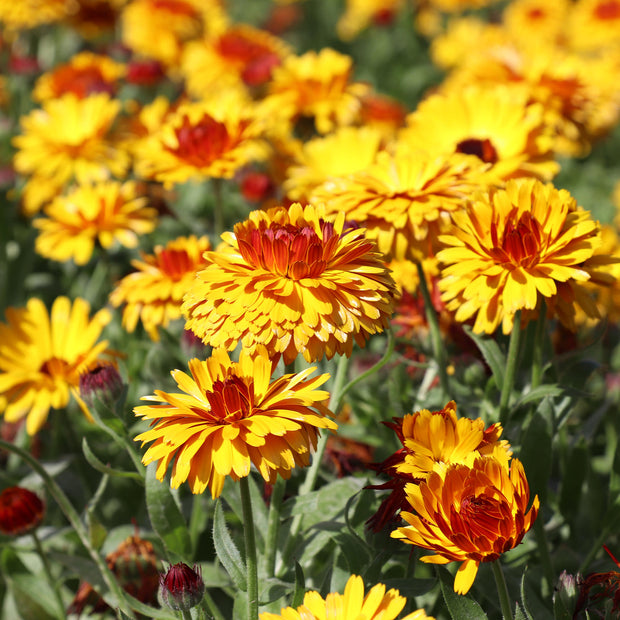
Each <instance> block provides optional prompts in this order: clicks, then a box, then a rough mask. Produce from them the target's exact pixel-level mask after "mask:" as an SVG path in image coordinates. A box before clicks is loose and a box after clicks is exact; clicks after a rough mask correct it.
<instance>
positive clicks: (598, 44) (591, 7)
mask: <svg viewBox="0 0 620 620" xmlns="http://www.w3.org/2000/svg"><path fill="white" fill-rule="evenodd" d="M567 34H568V40H569V42H570V44H571V45H572V46H573V47H575V48H577V49H579V50H582V51H584V52H593V51H600V52H604V51H606V52H607V53H609V51H610V50H611V49H614V48H615V49H616V50H617V49H618V47H619V46H620V0H578V2H575V3H574V5H573V7H572V11H571V13H570V20H569V26H568V28H567Z"/></svg>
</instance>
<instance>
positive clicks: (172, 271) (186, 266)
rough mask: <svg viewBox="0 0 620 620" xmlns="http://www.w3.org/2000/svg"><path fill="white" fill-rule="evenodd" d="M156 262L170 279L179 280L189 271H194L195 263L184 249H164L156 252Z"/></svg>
mask: <svg viewBox="0 0 620 620" xmlns="http://www.w3.org/2000/svg"><path fill="white" fill-rule="evenodd" d="M156 264H157V267H159V269H161V271H163V272H164V273H165V274H166V275H167V276H168V277H169V278H170V279H171V280H174V281H179V280H181V279H182V278H183V276H184V275H185V274H187V273H189V272H190V271H196V268H197V265H196V263H195V262H194V261H193V260H192V259H191V258H190V257H189V255H188V254H187V252H186V251H185V250H172V249H165V250H161V251H160V252H157V255H156Z"/></svg>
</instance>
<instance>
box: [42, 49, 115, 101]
mask: <svg viewBox="0 0 620 620" xmlns="http://www.w3.org/2000/svg"><path fill="white" fill-rule="evenodd" d="M124 75H125V67H124V66H123V65H122V64H120V63H118V62H115V61H114V60H112V59H111V58H110V57H109V56H103V55H100V54H93V53H92V52H81V53H79V54H76V55H75V56H73V57H72V58H71V60H70V61H69V62H67V63H65V64H62V65H60V66H58V67H56V68H55V69H54V70H52V71H49V72H47V73H44V74H43V75H42V76H41V77H40V78H39V79H38V80H37V82H36V84H35V86H34V89H33V91H32V98H33V99H35V100H36V101H39V102H41V101H48V100H50V99H57V98H58V97H61V96H62V95H65V94H66V93H73V94H74V95H76V96H77V97H79V98H80V99H83V98H84V97H87V96H88V95H92V94H94V93H102V92H105V93H108V94H113V93H115V92H116V89H117V81H118V80H119V79H120V78H121V77H123V76H124Z"/></svg>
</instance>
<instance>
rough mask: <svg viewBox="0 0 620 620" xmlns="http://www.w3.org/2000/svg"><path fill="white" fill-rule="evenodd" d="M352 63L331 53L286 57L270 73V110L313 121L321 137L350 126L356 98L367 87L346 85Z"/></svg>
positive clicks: (355, 84) (348, 81) (337, 53)
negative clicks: (287, 110) (286, 111)
mask: <svg viewBox="0 0 620 620" xmlns="http://www.w3.org/2000/svg"><path fill="white" fill-rule="evenodd" d="M352 70H353V60H352V58H351V57H350V56H347V55H345V54H340V53H339V52H336V51H335V50H333V49H330V48H324V49H322V50H321V51H320V52H318V53H317V52H315V51H310V52H306V53H305V54H303V55H301V56H288V57H287V58H285V59H284V61H283V63H282V64H281V65H280V66H279V67H276V68H275V69H274V70H273V78H272V80H271V82H270V84H269V93H270V94H269V97H268V99H270V100H272V105H273V106H274V108H276V107H282V108H289V113H288V114H289V116H290V117H292V118H297V117H299V116H307V117H311V118H313V119H314V124H315V127H316V130H317V131H318V132H319V133H321V134H326V133H328V132H330V131H332V130H333V129H334V128H335V127H337V126H339V125H350V124H352V123H353V121H354V120H355V117H356V115H357V114H358V112H359V110H360V97H362V96H363V95H364V94H366V93H367V92H369V90H370V87H369V86H368V85H366V84H362V83H359V82H350V77H351V73H352Z"/></svg>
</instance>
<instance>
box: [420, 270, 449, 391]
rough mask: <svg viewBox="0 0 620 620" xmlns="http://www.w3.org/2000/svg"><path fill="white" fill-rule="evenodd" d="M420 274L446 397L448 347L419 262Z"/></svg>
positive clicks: (421, 288) (421, 290)
mask: <svg viewBox="0 0 620 620" xmlns="http://www.w3.org/2000/svg"><path fill="white" fill-rule="evenodd" d="M416 267H417V268H418V276H419V280H420V285H419V286H420V292H421V293H422V297H423V298H424V308H425V311H426V320H427V321H428V326H429V328H430V332H431V343H432V345H433V354H434V356H435V363H436V364H437V373H438V374H439V383H440V385H441V389H442V390H443V392H444V396H445V397H449V395H450V381H449V379H448V368H447V366H448V361H447V360H448V356H447V355H446V349H445V347H444V346H443V338H442V336H441V329H440V328H439V319H438V318H437V312H435V306H433V301H432V300H431V294H430V291H429V290H428V285H427V283H426V276H425V275H424V267H422V263H419V262H417V263H416Z"/></svg>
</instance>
